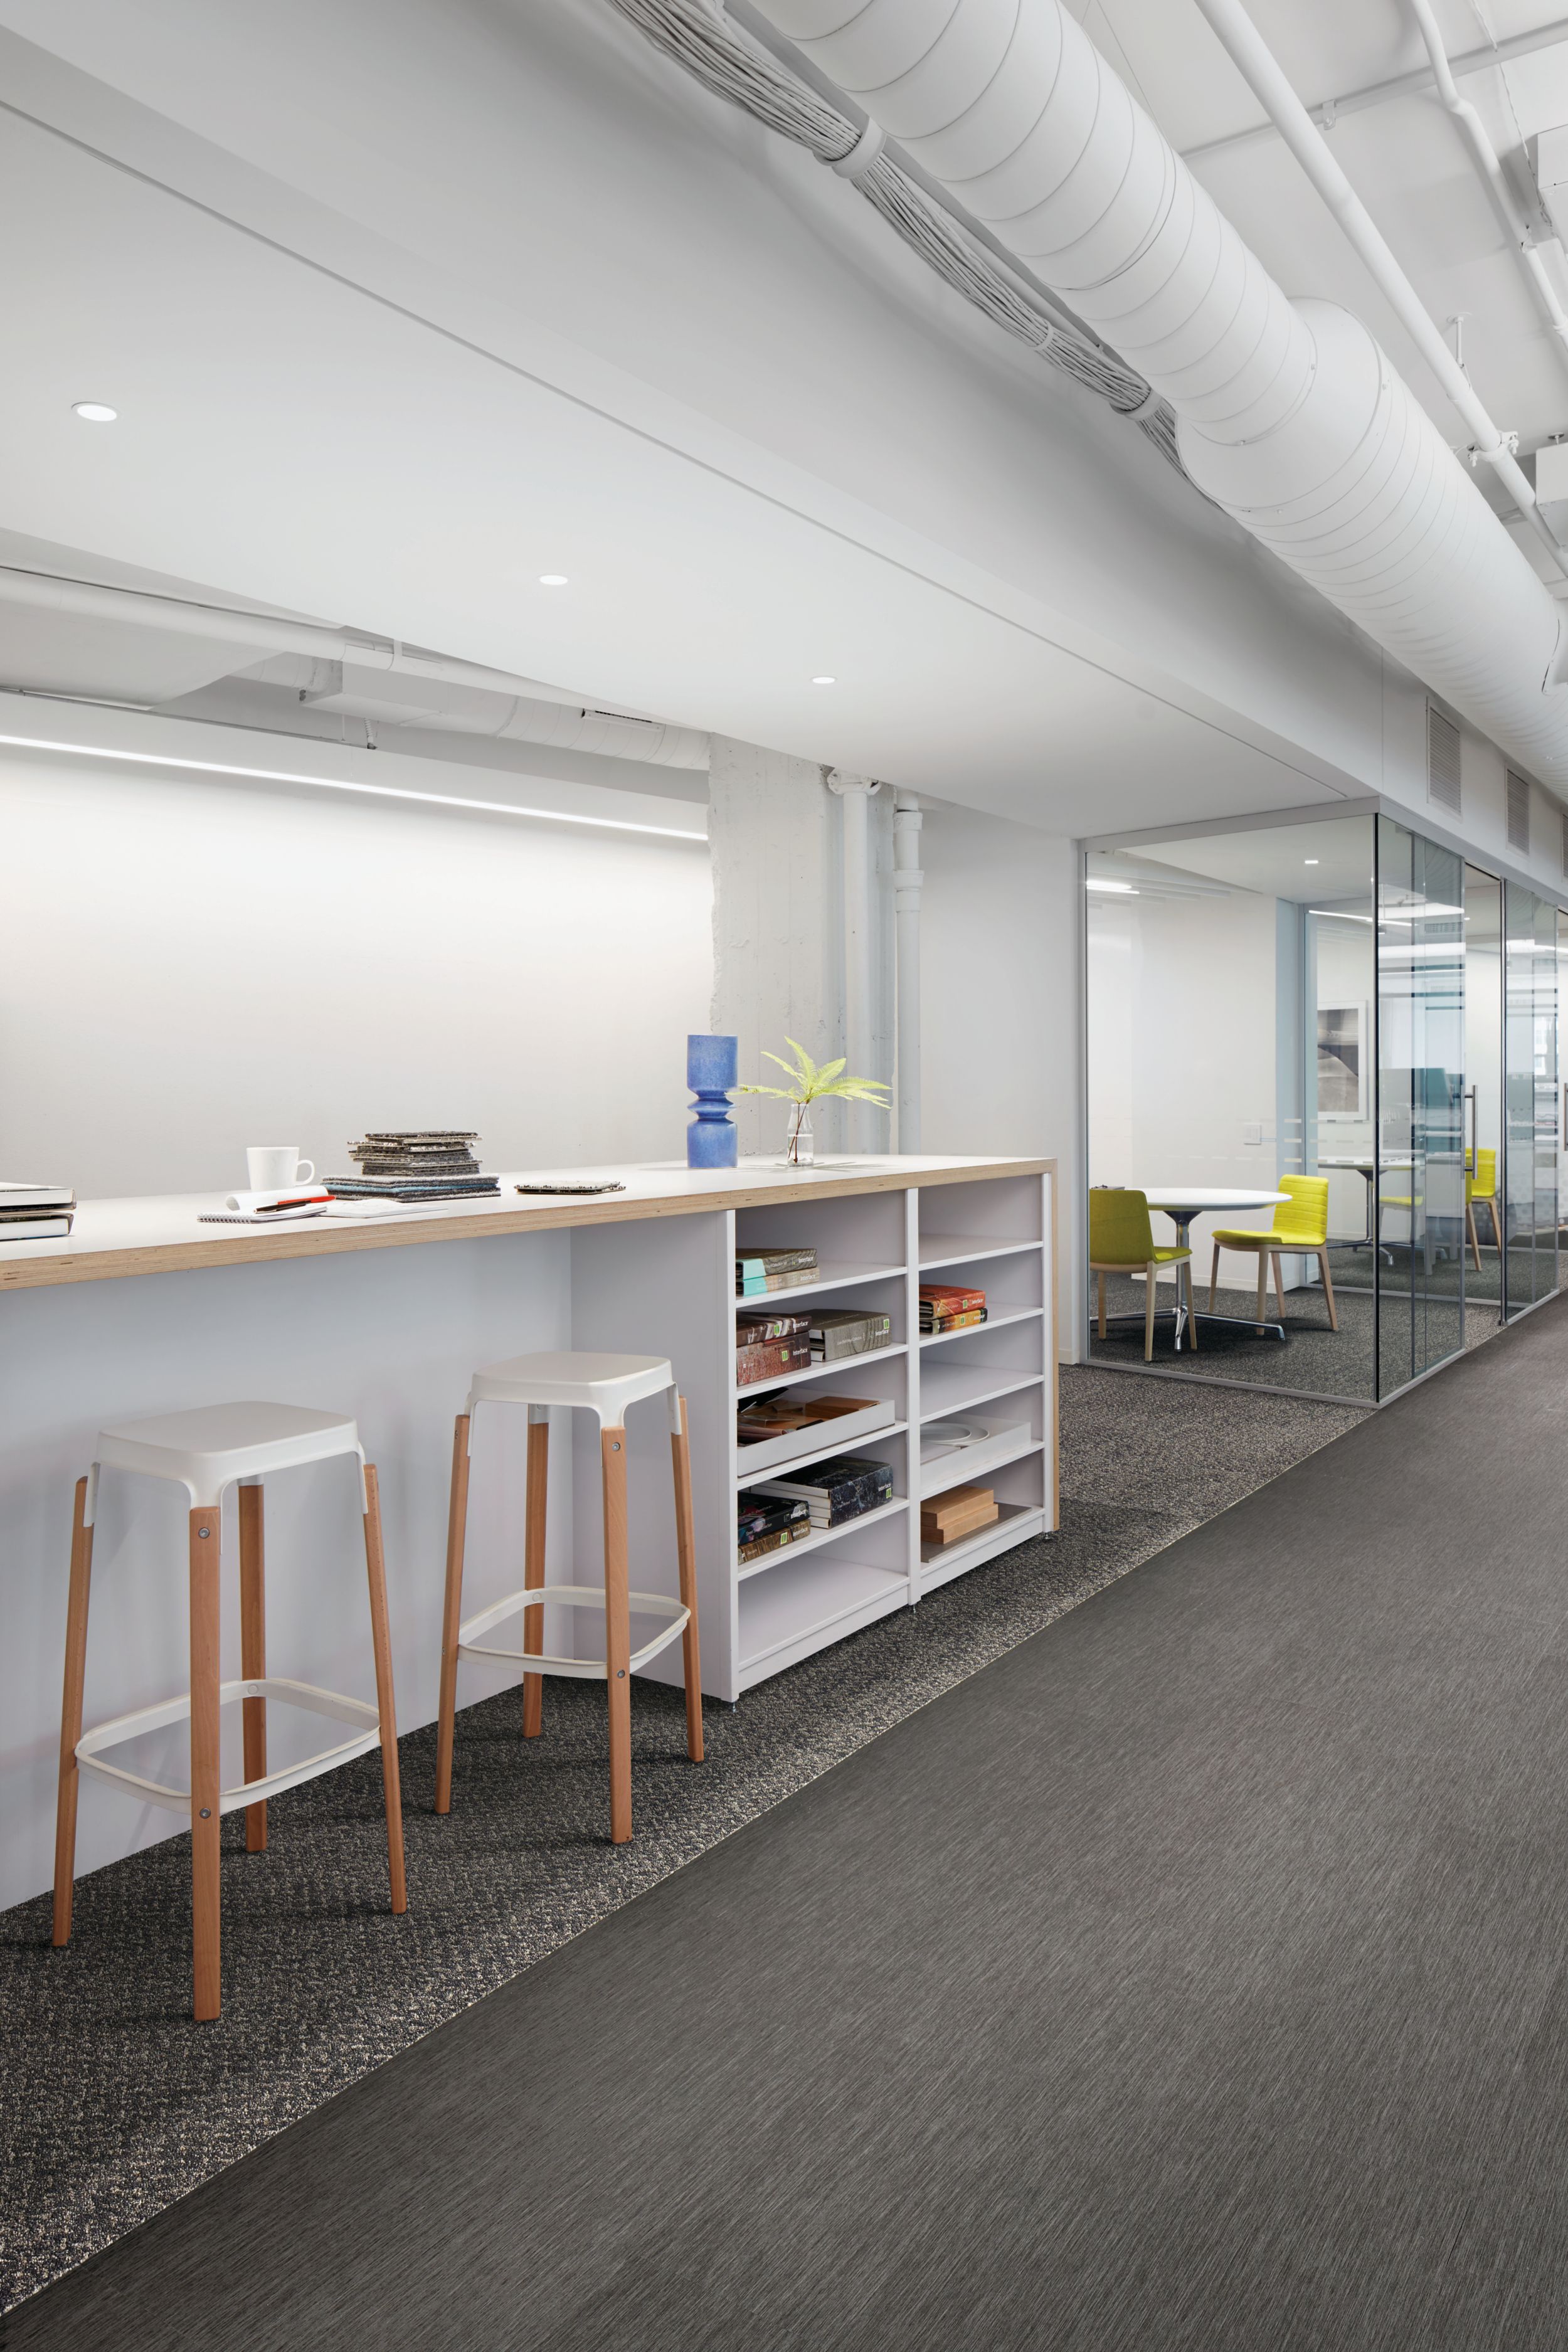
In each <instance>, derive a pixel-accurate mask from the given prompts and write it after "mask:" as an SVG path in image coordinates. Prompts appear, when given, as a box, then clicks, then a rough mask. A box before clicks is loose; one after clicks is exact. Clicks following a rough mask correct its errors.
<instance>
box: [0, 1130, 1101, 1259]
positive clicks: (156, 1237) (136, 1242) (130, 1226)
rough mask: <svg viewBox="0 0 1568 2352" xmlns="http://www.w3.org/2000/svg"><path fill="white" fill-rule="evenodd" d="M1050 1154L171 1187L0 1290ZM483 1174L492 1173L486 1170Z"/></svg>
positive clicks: (983, 1171)
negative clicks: (292, 1212) (549, 1188)
mask: <svg viewBox="0 0 1568 2352" xmlns="http://www.w3.org/2000/svg"><path fill="white" fill-rule="evenodd" d="M1055 1165H1056V1163H1055V1161H1054V1160H987V1159H952V1158H948V1159H942V1158H925V1157H921V1155H919V1154H910V1155H909V1156H907V1157H900V1158H894V1157H891V1156H884V1157H881V1158H869V1157H861V1158H857V1159H844V1160H822V1161H819V1162H818V1163H817V1164H816V1166H815V1167H811V1168H795V1169H791V1168H784V1167H781V1166H780V1165H779V1164H778V1162H777V1161H776V1160H760V1159H759V1160H746V1161H744V1162H743V1163H742V1166H741V1167H740V1168H738V1169H724V1170H721V1171H705V1172H697V1171H692V1170H690V1169H687V1168H683V1167H681V1166H680V1165H679V1162H677V1161H675V1160H670V1161H668V1162H666V1163H658V1162H655V1163H652V1164H650V1165H647V1166H644V1167H627V1168H571V1169H563V1168H552V1169H548V1170H531V1169H519V1170H516V1171H510V1172H509V1173H507V1174H504V1175H501V1176H500V1178H499V1179H498V1181H499V1182H500V1193H499V1194H498V1195H496V1196H494V1197H493V1198H474V1199H469V1200H464V1201H457V1202H450V1203H447V1204H444V1205H442V1206H440V1207H438V1208H430V1209H414V1210H411V1211H410V1212H409V1213H407V1214H406V1215H399V1216H397V1217H374V1218H373V1217H367V1218H365V1219H364V1221H363V1223H360V1222H357V1221H354V1220H352V1219H348V1218H340V1217H337V1216H333V1217H331V1218H320V1217H312V1218H305V1219H301V1220H300V1221H298V1222H290V1223H287V1224H278V1225H274V1226H270V1227H261V1226H257V1225H212V1224H204V1223H202V1222H201V1220H202V1217H203V1215H204V1213H220V1212H222V1210H223V1208H224V1202H225V1199H226V1195H225V1194H223V1193H221V1192H168V1193H154V1194H149V1195H147V1196H146V1197H131V1198H127V1199H124V1200H102V1201H83V1202H81V1203H80V1204H79V1207H78V1209H77V1212H76V1222H75V1224H74V1225H73V1227H72V1230H71V1233H70V1234H69V1236H68V1238H67V1239H64V1240H60V1239H57V1240H53V1241H40V1242H0V1290H37V1289H42V1288H47V1287H49V1286H52V1285H54V1284H56V1283H62V1282H103V1281H107V1280H110V1279H114V1278H120V1277H123V1276H128V1275H139V1274H182V1273H186V1272H188V1271H190V1270H192V1269H194V1268H196V1267H200V1266H226V1265H258V1264H261V1263H269V1262H272V1261H276V1260H279V1259H284V1258H300V1257H335V1256H339V1255H342V1253H344V1252H345V1251H351V1250H371V1249H403V1248H406V1247H408V1246H409V1245H410V1244H413V1243H418V1242H455V1241H479V1240H493V1239H496V1238H498V1237H500V1236H501V1235H503V1234H542V1233H551V1232H556V1231H559V1230H561V1229H562V1228H563V1227H569V1226H575V1225H602V1224H620V1223H629V1222H636V1221H639V1220H641V1219H644V1218H653V1217H682V1216H692V1215H695V1214H700V1213H703V1212H711V1211H713V1210H716V1209H720V1210H742V1209H768V1208H775V1207H784V1206H786V1205H788V1204H789V1203H791V1202H796V1201H801V1202H805V1201H807V1200H816V1201H824V1200H842V1199H844V1198H846V1197H847V1196H849V1195H851V1194H855V1193H861V1192H899V1191H902V1190H904V1189H905V1188H907V1187H908V1186H910V1185H912V1184H922V1183H931V1182H942V1183H962V1182H963V1181H966V1180H982V1179H984V1178H986V1177H997V1176H1038V1175H1042V1174H1044V1173H1046V1172H1047V1171H1049V1170H1052V1169H1054V1167H1055ZM486 1172H487V1174H489V1173H492V1172H494V1171H488V1170H487V1171H486ZM552 1180H554V1181H559V1182H563V1183H578V1184H592V1183H612V1182H613V1183H619V1184H621V1185H623V1186H624V1187H625V1190H624V1191H622V1192H605V1193H600V1194H598V1195H596V1196H593V1197H587V1196H582V1195H578V1196H574V1195H571V1194H566V1195H563V1196H562V1197H560V1198H557V1199H554V1200H552V1199H550V1198H548V1197H546V1196H543V1195H529V1196H524V1195H522V1194H520V1193H519V1192H517V1191H516V1190H515V1187H516V1186H517V1185H518V1184H520V1183H529V1184H542V1183H548V1182H550V1181H552Z"/></svg>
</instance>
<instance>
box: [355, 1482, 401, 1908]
mask: <svg viewBox="0 0 1568 2352" xmlns="http://www.w3.org/2000/svg"><path fill="white" fill-rule="evenodd" d="M364 1504H365V1509H364V1564H365V1569H366V1571H367V1573H368V1575H369V1578H370V1632H371V1641H372V1643H373V1644H374V1650H375V1706H376V1712H377V1714H378V1715H379V1716H380V1717H381V1778H382V1786H383V1788H384V1790H385V1792H386V1868H387V1875H388V1877H389V1878H390V1879H391V1882H392V1907H393V1909H394V1910H395V1911H406V1910H407V1908H408V1890H407V1888H406V1886H405V1884H404V1877H403V1790H402V1784H401V1781H400V1780H399V1776H398V1770H397V1705H396V1701H395V1699H394V1697H393V1694H392V1632H391V1628H390V1627H389V1626H388V1624H387V1622H386V1555H385V1553H384V1550H383V1549H382V1543H381V1489H380V1486H378V1484H377V1482H376V1475H375V1465H374V1463H371V1462H367V1463H366V1464H365V1465H364Z"/></svg>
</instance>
